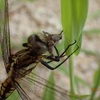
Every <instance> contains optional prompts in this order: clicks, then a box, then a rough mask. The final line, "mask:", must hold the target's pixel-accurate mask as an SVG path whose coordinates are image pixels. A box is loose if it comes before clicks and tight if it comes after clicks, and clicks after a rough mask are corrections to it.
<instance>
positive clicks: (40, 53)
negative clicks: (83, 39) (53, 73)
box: [0, 0, 79, 100]
mask: <svg viewBox="0 0 100 100" xmlns="http://www.w3.org/2000/svg"><path fill="white" fill-rule="evenodd" d="M4 3H5V4H4V26H3V28H2V27H0V32H1V50H2V57H3V61H4V65H5V69H6V72H7V75H8V77H7V79H6V80H5V81H4V82H3V83H2V84H1V89H0V100H6V99H7V98H8V97H9V96H10V95H11V94H12V93H13V92H14V91H15V90H17V92H18V93H19V95H20V97H21V99H22V100H33V99H32V98H31V97H30V96H29V95H28V94H27V93H26V91H25V89H24V88H25V87H23V85H22V84H26V85H28V83H29V84H33V88H30V90H32V94H34V95H36V97H37V98H38V99H34V100H41V98H42V94H39V91H40V90H43V89H44V88H45V87H47V88H49V89H51V90H55V91H56V95H57V97H58V99H56V100H66V98H68V99H67V100H69V98H70V95H69V94H68V92H66V90H64V89H62V88H60V87H59V86H55V87H52V85H53V83H51V82H49V81H48V80H46V79H45V78H42V77H40V76H39V75H37V74H35V73H34V72H33V71H34V69H35V67H36V66H37V64H38V63H41V64H42V65H44V66H45V67H46V68H48V69H50V70H55V69H56V68H58V67H59V66H61V65H62V64H63V63H64V62H65V61H66V60H67V59H68V58H69V57H70V56H71V55H72V54H73V53H74V52H76V51H77V50H78V48H79V47H77V48H76V50H74V51H73V52H72V53H71V54H70V55H68V56H67V57H66V56H65V55H66V51H67V50H68V49H69V48H70V47H71V46H72V45H74V44H75V43H76V41H74V42H73V43H72V44H69V45H68V47H67V48H66V49H65V50H64V51H63V52H62V53H61V54H59V52H58V49H57V47H56V45H57V44H58V43H59V41H60V40H61V39H62V32H63V31H61V33H60V34H50V33H48V32H45V31H43V32H42V33H41V34H32V35H30V36H29V37H28V40H27V43H23V47H24V49H22V50H19V51H18V52H16V53H15V54H11V45H10V29H9V9H8V0H4ZM2 29H3V31H2ZM54 51H55V52H56V54H54ZM61 58H64V60H63V61H62V62H60V59H61ZM51 62H60V63H59V64H58V65H57V66H55V67H53V66H51V65H50V63H51ZM30 65H32V66H30ZM31 74H32V75H33V76H32V75H31ZM47 82H49V85H47V84H46V83H47ZM36 88H38V89H36ZM51 94H52V92H51ZM46 98H47V100H48V97H46ZM45 100H46V99H45Z"/></svg>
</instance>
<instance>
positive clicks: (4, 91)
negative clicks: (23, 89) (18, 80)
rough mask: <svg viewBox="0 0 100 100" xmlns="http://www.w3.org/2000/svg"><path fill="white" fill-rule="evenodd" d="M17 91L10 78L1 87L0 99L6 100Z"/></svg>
mask: <svg viewBox="0 0 100 100" xmlns="http://www.w3.org/2000/svg"><path fill="white" fill-rule="evenodd" d="M14 90H15V87H14V83H13V81H12V78H11V77H8V78H7V79H6V80H5V81H4V82H3V83H2V85H1V90H0V97H1V98H2V99H0V100H5V99H6V98H7V97H8V96H9V95H10V94H12V93H13V91H14Z"/></svg>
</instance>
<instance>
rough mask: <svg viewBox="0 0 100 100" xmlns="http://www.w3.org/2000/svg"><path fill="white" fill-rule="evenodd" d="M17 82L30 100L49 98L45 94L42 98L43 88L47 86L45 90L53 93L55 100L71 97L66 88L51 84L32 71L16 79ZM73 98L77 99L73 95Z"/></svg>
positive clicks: (64, 99) (66, 99) (65, 99)
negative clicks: (18, 79)
mask: <svg viewBox="0 0 100 100" xmlns="http://www.w3.org/2000/svg"><path fill="white" fill-rule="evenodd" d="M18 83H19V84H20V86H21V88H20V89H23V91H24V92H25V93H26V94H27V95H28V96H29V97H30V98H31V100H33V99H34V100H49V99H50V98H49V97H48V95H47V96H45V98H43V93H44V90H45V88H48V89H47V92H49V93H50V95H52V94H55V100H70V98H71V97H72V96H70V94H69V92H68V91H67V90H65V89H63V88H61V87H59V86H57V85H55V84H53V83H52V82H50V81H48V80H46V79H44V78H42V77H40V76H38V75H36V74H35V73H33V72H32V75H31V74H30V75H27V76H26V77H25V78H23V79H21V80H20V81H18ZM47 83H49V84H47ZM53 86H54V87H53ZM17 90H18V89H17ZM19 91H20V90H19ZM20 93H21V91H20ZM21 94H23V93H21ZM21 94H20V95H21ZM23 98H24V97H23ZM73 98H75V99H76V100H79V99H77V98H76V97H73ZM22 100H24V99H22Z"/></svg>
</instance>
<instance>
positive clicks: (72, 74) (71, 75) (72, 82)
mask: <svg viewBox="0 0 100 100" xmlns="http://www.w3.org/2000/svg"><path fill="white" fill-rule="evenodd" d="M69 66H70V67H69V74H70V92H71V95H74V55H72V56H71V57H70V58H69ZM72 100H73V98H72Z"/></svg>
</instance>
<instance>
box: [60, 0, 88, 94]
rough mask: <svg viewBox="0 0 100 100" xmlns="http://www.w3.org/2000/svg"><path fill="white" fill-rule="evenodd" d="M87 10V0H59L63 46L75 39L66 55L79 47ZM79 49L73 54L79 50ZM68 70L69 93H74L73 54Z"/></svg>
mask: <svg viewBox="0 0 100 100" xmlns="http://www.w3.org/2000/svg"><path fill="white" fill-rule="evenodd" d="M87 12H88V0H83V1H82V0H61V18H62V27H63V30H64V36H65V47H66V46H67V45H69V44H70V43H73V41H74V40H77V43H76V45H75V46H74V47H71V48H70V49H69V51H68V52H67V55H68V54H70V53H71V52H73V51H74V50H75V48H76V47H77V45H78V46H79V47H80V49H81V42H82V31H83V27H84V24H85V21H86V17H87ZM80 49H79V50H78V51H77V52H76V53H75V55H77V54H78V53H79V52H80ZM69 72H70V88H71V94H75V90H74V85H75V83H74V55H72V56H71V57H70V58H69Z"/></svg>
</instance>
